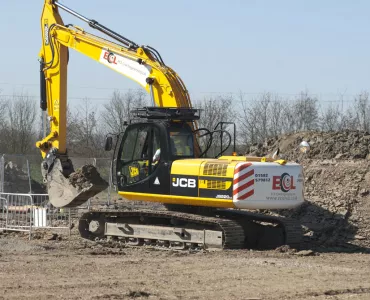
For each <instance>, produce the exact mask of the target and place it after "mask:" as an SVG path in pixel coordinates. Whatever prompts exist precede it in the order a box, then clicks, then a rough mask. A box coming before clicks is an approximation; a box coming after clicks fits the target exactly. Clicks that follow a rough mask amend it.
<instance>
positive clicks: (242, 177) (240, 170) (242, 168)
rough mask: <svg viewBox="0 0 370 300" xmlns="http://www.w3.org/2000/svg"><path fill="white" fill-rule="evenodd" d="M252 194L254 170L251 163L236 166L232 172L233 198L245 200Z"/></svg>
mask: <svg viewBox="0 0 370 300" xmlns="http://www.w3.org/2000/svg"><path fill="white" fill-rule="evenodd" d="M253 194H254V169H253V166H252V163H241V164H238V165H237V166H236V168H235V171H234V181H233V196H234V197H233V198H234V200H245V199H247V198H248V197H250V196H252V195H253Z"/></svg>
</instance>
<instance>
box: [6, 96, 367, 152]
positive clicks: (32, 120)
mask: <svg viewBox="0 0 370 300" xmlns="http://www.w3.org/2000/svg"><path fill="white" fill-rule="evenodd" d="M148 104H149V101H148V96H147V95H146V94H145V92H144V91H142V90H130V91H127V92H124V93H122V92H120V91H114V92H113V93H112V95H111V97H110V99H109V101H108V102H107V103H105V104H103V105H102V106H100V107H97V106H96V105H94V103H93V102H92V101H90V100H89V99H88V98H86V99H84V100H83V101H82V103H81V104H80V105H78V106H73V108H72V106H71V105H69V107H68V111H67V120H68V128H67V147H68V150H69V155H71V156H81V157H82V156H83V157H104V156H107V153H105V152H104V150H103V148H104V142H105V136H106V134H107V133H118V132H122V131H123V130H124V128H125V122H128V121H129V120H130V119H132V114H131V111H132V110H133V109H135V108H139V107H143V106H145V105H148ZM193 105H194V107H195V108H199V109H201V119H200V121H199V127H205V128H208V129H210V130H213V129H214V128H215V127H216V125H217V124H218V122H220V121H225V122H235V123H236V125H237V143H238V145H239V147H238V148H239V149H241V151H243V147H245V146H247V145H250V144H254V143H258V142H262V141H264V140H265V139H266V138H268V137H271V136H277V135H281V134H286V133H293V132H299V131H312V130H315V131H341V130H346V129H349V130H363V131H370V118H369V116H370V99H369V93H368V92H367V91H362V92H360V93H359V94H358V95H356V96H355V97H354V99H353V102H352V103H351V105H350V106H349V108H347V109H346V110H342V109H340V107H339V105H337V104H331V105H329V106H327V107H325V108H322V107H321V106H320V102H319V100H318V98H317V97H313V96H312V95H310V94H309V92H308V91H302V92H301V93H300V94H299V95H298V96H296V98H295V99H285V98H284V97H282V96H280V95H278V94H274V93H269V92H266V93H263V94H260V95H258V96H256V97H254V98H252V99H246V98H245V96H244V94H243V93H240V94H238V95H236V96H235V95H226V96H225V95H215V96H212V97H204V98H203V99H196V100H195V101H194V100H193ZM98 108H99V109H98ZM40 112H41V110H40V109H39V108H38V105H37V103H36V102H35V101H34V99H33V98H32V97H30V96H29V95H28V94H27V93H25V92H20V93H14V94H13V95H12V96H10V97H9V96H2V95H1V93H0V115H1V116H2V117H1V118H0V141H1V143H0V153H7V154H37V153H38V152H37V151H38V150H37V149H36V147H35V142H36V141H37V140H39V139H41V138H42V136H43V129H42V128H43V126H42V121H41V120H42V117H41V113H40ZM228 129H230V131H231V133H232V127H228ZM215 143H216V144H218V143H219V139H215Z"/></svg>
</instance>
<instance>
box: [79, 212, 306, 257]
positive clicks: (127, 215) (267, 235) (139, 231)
mask: <svg viewBox="0 0 370 300" xmlns="http://www.w3.org/2000/svg"><path fill="white" fill-rule="evenodd" d="M79 231H80V234H81V236H82V237H83V238H87V239H91V240H102V239H103V240H104V239H113V240H116V241H119V242H121V243H124V244H128V245H134V246H143V245H148V246H156V247H161V248H168V249H176V250H186V249H193V250H194V249H195V250H196V249H198V250H199V249H219V250H221V249H245V248H247V249H274V248H276V247H279V246H282V245H289V246H290V247H291V248H299V245H300V243H301V239H302V228H301V226H300V224H299V223H298V222H297V221H295V220H289V219H286V218H282V217H272V216H266V215H262V214H255V213H251V212H246V211H240V210H234V209H230V210H229V209H211V210H207V209H204V210H202V209H201V210H199V211H198V213H196V214H195V213H188V212H186V213H185V212H182V211H169V210H139V209H130V210H128V209H122V210H109V209H107V210H95V211H91V212H87V213H84V214H83V215H82V217H81V218H80V223H79Z"/></svg>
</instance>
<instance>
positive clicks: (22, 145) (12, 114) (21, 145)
mask: <svg viewBox="0 0 370 300" xmlns="http://www.w3.org/2000/svg"><path fill="white" fill-rule="evenodd" d="M6 110H7V113H8V114H7V115H8V119H7V120H6V122H7V126H6V136H7V138H6V141H7V143H6V144H7V148H8V152H9V153H22V154H23V153H28V152H30V151H32V150H34V149H35V147H34V142H35V136H36V134H35V121H36V117H37V114H36V105H35V102H34V101H33V100H32V99H31V97H29V96H28V95H27V94H26V93H19V94H14V95H13V96H12V97H11V98H10V99H8V101H7V106H6Z"/></svg>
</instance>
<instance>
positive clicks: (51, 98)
mask: <svg viewBox="0 0 370 300" xmlns="http://www.w3.org/2000/svg"><path fill="white" fill-rule="evenodd" d="M60 9H62V10H65V11H67V12H68V13H70V14H72V15H74V16H76V17H77V18H79V19H81V20H83V21H85V22H86V23H88V25H89V26H90V27H92V28H94V29H96V30H98V31H100V32H101V33H103V34H105V35H106V36H107V38H106V39H105V38H102V37H98V36H96V35H93V34H90V33H87V32H86V31H85V30H84V29H82V28H80V27H77V26H73V25H64V23H63V20H62V18H61V16H60V14H59V10H60ZM41 30H42V47H41V51H40V54H39V60H40V81H41V84H40V86H41V91H40V94H41V101H40V107H41V109H42V110H43V111H47V120H48V121H49V122H50V132H49V134H47V135H46V136H45V137H44V138H43V139H42V140H40V141H38V142H37V143H36V146H37V147H38V148H39V149H40V151H41V154H42V157H43V158H44V161H43V164H42V171H43V175H44V178H45V179H44V180H45V181H47V182H48V192H49V196H50V201H51V203H52V204H53V205H55V206H64V207H65V206H68V205H69V203H74V204H75V203H76V198H79V200H78V201H77V202H79V203H80V202H81V203H83V202H85V201H86V200H88V198H89V197H91V196H94V195H95V194H97V193H99V192H100V191H101V190H103V189H105V188H106V187H107V185H106V184H101V185H100V187H97V186H95V187H94V183H93V182H89V180H87V182H89V183H90V185H89V186H88V187H87V188H86V187H85V188H84V189H83V190H81V189H76V187H74V186H72V185H71V182H70V181H69V180H68V177H69V176H70V175H71V173H73V172H74V169H73V165H72V163H71V161H70V160H69V159H68V155H67V146H66V135H67V118H66V114H67V64H68V57H69V56H68V51H69V49H68V48H72V49H74V50H76V51H78V52H80V53H82V54H84V55H86V56H88V57H90V58H92V59H93V60H95V61H98V62H99V63H101V64H103V65H105V66H106V67H108V68H110V69H112V70H114V71H116V72H118V73H120V74H122V75H124V76H126V77H128V78H130V79H132V80H134V81H136V82H137V83H139V84H140V85H141V86H142V87H143V88H144V89H145V90H146V91H147V92H148V93H149V94H150V95H151V99H152V102H153V106H158V107H185V108H191V102H190V98H189V94H188V92H187V90H186V88H185V85H184V84H183V82H182V80H181V79H180V77H179V76H178V75H177V74H176V72H174V71H173V70H172V69H171V68H170V67H168V66H166V65H165V63H164V61H163V60H162V58H161V56H160V54H159V53H158V51H156V50H155V49H154V48H152V47H150V46H138V45H137V44H136V43H134V42H132V41H130V40H129V39H127V38H125V37H123V36H121V35H119V34H118V33H116V32H114V31H112V30H110V29H109V28H107V27H105V26H104V25H101V24H100V23H98V22H97V21H95V20H90V19H88V18H86V17H84V16H82V15H80V14H78V13H76V12H75V11H73V10H71V9H69V8H67V7H66V6H64V5H63V4H61V3H59V2H58V1H56V0H54V1H52V0H45V2H44V7H43V11H42V16H41ZM108 38H110V39H108ZM196 127H197V126H196V124H195V123H194V124H193V128H194V129H195V128H196ZM99 182H102V181H99Z"/></svg>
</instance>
